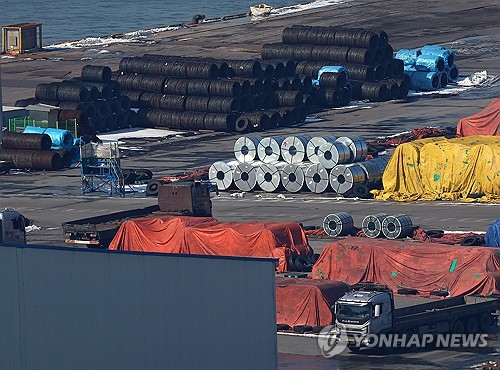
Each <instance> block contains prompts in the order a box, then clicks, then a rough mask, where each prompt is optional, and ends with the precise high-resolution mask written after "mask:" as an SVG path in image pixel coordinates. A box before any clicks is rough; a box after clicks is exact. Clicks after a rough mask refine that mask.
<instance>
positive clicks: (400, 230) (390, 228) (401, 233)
mask: <svg viewBox="0 0 500 370" xmlns="http://www.w3.org/2000/svg"><path fill="white" fill-rule="evenodd" d="M382 232H383V233H384V236H385V237H386V238H387V239H399V238H405V237H407V236H411V235H412V234H413V223H412V221H411V218H410V217H409V216H408V215H405V214H398V215H394V216H387V217H386V218H385V219H384V221H383V222H382Z"/></svg>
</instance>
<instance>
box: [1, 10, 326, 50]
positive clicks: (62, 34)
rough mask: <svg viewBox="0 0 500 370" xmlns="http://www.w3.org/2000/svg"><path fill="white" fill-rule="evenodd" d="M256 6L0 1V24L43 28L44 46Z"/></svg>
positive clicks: (230, 12) (227, 13)
mask: <svg viewBox="0 0 500 370" xmlns="http://www.w3.org/2000/svg"><path fill="white" fill-rule="evenodd" d="M258 1H259V0H240V1H222V0H204V1H196V0H184V1H177V0H140V1H136V0H120V1H118V0H105V1H101V0H86V1H82V0H27V1H18V0H2V2H1V3H2V10H1V11H0V24H1V25H9V24H15V23H24V22H37V23H43V43H44V45H48V44H52V43H55V42H62V41H69V40H80V39H83V38H86V37H99V36H107V35H112V34H117V33H123V32H130V31H134V30H140V29H145V28H154V27H165V26H168V25H174V24H179V23H191V19H192V17H193V15H195V14H204V15H205V16H206V18H216V17H221V16H224V15H231V14H239V13H248V12H249V7H250V6H253V5H256V4H258V3H259V2H258ZM302 2H304V1H302ZM327 2H328V1H323V3H327ZM299 3H301V2H300V1H298V0H295V1H294V0H272V1H270V2H268V3H267V4H268V5H271V6H273V7H275V8H278V7H284V6H290V5H295V4H299Z"/></svg>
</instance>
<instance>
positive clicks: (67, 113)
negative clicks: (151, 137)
mask: <svg viewBox="0 0 500 370" xmlns="http://www.w3.org/2000/svg"><path fill="white" fill-rule="evenodd" d="M111 77H112V72H111V69H110V68H109V67H106V66H92V65H86V66H84V67H83V68H82V72H81V77H78V78H73V79H71V80H65V81H62V82H53V83H48V84H47V83H42V84H39V85H38V86H37V87H36V90H35V98H30V99H22V100H18V101H17V102H16V106H27V105H30V104H36V103H44V104H49V105H54V106H58V107H59V108H60V111H59V116H58V120H59V121H66V120H70V119H75V120H76V123H77V135H78V136H81V135H85V134H95V133H102V132H107V131H113V130H117V129H122V128H126V127H133V126H135V122H136V113H135V111H132V110H130V99H129V98H128V96H123V95H122V94H121V88H120V85H119V84H118V83H117V82H116V81H112V80H111ZM148 82H149V83H150V84H154V81H148Z"/></svg>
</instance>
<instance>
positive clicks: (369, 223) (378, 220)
mask: <svg viewBox="0 0 500 370" xmlns="http://www.w3.org/2000/svg"><path fill="white" fill-rule="evenodd" d="M386 217H387V214H385V213H377V214H374V215H368V216H366V217H365V218H364V219H363V222H362V226H361V227H362V228H363V232H364V233H365V235H366V236H367V237H368V238H378V237H381V236H383V235H384V234H383V232H382V223H383V222H384V220H385V218H386Z"/></svg>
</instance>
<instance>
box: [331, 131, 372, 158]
mask: <svg viewBox="0 0 500 370" xmlns="http://www.w3.org/2000/svg"><path fill="white" fill-rule="evenodd" d="M336 141H337V142H339V143H342V144H344V145H345V146H347V147H348V148H349V151H350V156H349V161H350V162H359V161H364V160H365V158H366V156H367V155H368V146H367V145H366V142H365V141H364V140H363V138H362V137H360V136H341V137H339V138H338V139H337V140H336Z"/></svg>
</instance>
